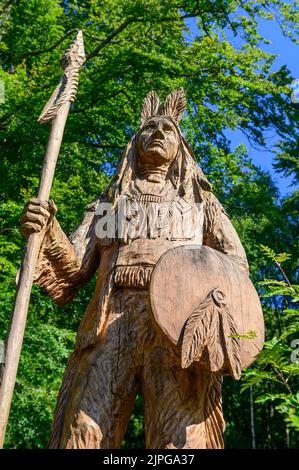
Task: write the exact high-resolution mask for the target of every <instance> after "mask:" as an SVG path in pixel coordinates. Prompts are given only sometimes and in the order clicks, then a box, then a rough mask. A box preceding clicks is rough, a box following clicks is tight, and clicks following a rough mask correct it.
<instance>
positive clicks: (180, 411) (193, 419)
mask: <svg viewBox="0 0 299 470" xmlns="http://www.w3.org/2000/svg"><path fill="white" fill-rule="evenodd" d="M142 390H143V396H144V412H145V436H146V447H147V448H150V449H163V448H176V449H205V448H222V447H223V440H222V432H223V430H224V420H223V417H222V410H221V393H220V391H221V377H218V376H217V377H216V375H215V374H211V373H210V372H207V371H204V370H202V369H200V368H199V367H198V364H192V365H191V366H190V367H189V368H188V369H182V368H181V365H180V359H179V358H178V357H175V356H174V355H173V354H172V353H171V351H167V350H166V349H164V348H163V347H160V348H153V349H151V350H149V351H148V352H147V354H146V357H145V363H144V373H143V384H142Z"/></svg>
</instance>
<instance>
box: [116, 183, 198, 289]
mask: <svg viewBox="0 0 299 470" xmlns="http://www.w3.org/2000/svg"><path fill="white" fill-rule="evenodd" d="M155 189H156V188H155V186H152V187H149V184H143V185H142V181H141V182H140V181H138V180H135V181H134V182H132V183H131V185H130V191H129V192H128V193H127V194H125V195H124V196H123V198H122V201H121V204H120V211H119V212H122V214H119V215H120V217H119V218H120V219H121V221H122V224H121V226H120V233H119V238H120V240H121V243H120V248H119V254H118V257H117V261H116V267H115V277H114V280H115V284H116V285H118V286H127V287H147V286H148V284H149V280H150V276H151V273H152V270H153V268H154V266H155V264H156V263H157V261H158V260H159V258H160V257H161V255H162V254H163V253H165V252H166V251H167V250H169V249H170V248H174V247H175V246H179V245H182V244H187V243H192V244H199V245H201V244H202V238H203V204H202V203H201V204H195V203H190V202H188V201H186V199H184V198H183V197H180V196H179V195H178V191H177V189H176V188H175V187H174V186H173V184H172V182H171V181H170V180H166V183H165V184H164V187H162V189H160V191H157V190H155Z"/></svg>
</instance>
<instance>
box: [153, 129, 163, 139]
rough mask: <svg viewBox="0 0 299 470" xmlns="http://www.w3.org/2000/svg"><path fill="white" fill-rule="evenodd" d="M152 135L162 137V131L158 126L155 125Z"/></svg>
mask: <svg viewBox="0 0 299 470" xmlns="http://www.w3.org/2000/svg"><path fill="white" fill-rule="evenodd" d="M153 136H154V137H155V138H160V139H161V138H162V139H163V138H164V132H163V130H162V129H161V128H160V127H157V128H156V129H155V130H154V132H153Z"/></svg>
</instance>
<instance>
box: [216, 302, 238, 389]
mask: <svg viewBox="0 0 299 470" xmlns="http://www.w3.org/2000/svg"><path fill="white" fill-rule="evenodd" d="M221 318H222V328H223V335H224V345H225V348H226V353H227V359H228V363H229V368H230V372H231V375H232V377H233V378H234V379H236V380H237V379H239V378H240V375H241V370H242V365H241V343H240V338H239V336H238V332H237V329H236V323H235V320H234V317H233V315H232V313H231V311H230V310H229V309H228V308H227V307H223V312H222V315H221Z"/></svg>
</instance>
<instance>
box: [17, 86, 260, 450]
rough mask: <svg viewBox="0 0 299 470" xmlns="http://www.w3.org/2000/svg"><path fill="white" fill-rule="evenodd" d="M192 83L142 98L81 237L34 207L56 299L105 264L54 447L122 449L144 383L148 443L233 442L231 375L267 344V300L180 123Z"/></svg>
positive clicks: (27, 216) (27, 226) (33, 227)
mask: <svg viewBox="0 0 299 470" xmlns="http://www.w3.org/2000/svg"><path fill="white" fill-rule="evenodd" d="M185 107H186V100H185V95H184V91H183V90H182V89H178V90H175V91H174V92H172V93H171V94H170V95H169V96H168V97H167V99H166V101H165V103H164V104H161V103H160V101H159V98H158V96H157V95H156V93H155V92H150V93H149V94H148V95H147V97H146V98H145V101H144V104H143V107H142V112H141V125H140V128H139V130H138V131H137V133H136V134H135V135H134V137H133V138H132V140H131V141H130V142H129V144H128V145H127V147H126V149H125V150H124V153H123V155H122V159H121V161H120V165H119V170H118V172H117V174H116V176H115V177H114V179H113V180H112V182H111V184H110V185H109V186H108V188H107V189H106V190H105V191H104V193H103V194H102V195H101V196H100V197H99V198H98V199H97V200H96V201H94V202H93V203H91V204H90V205H89V206H88V207H87V208H86V211H85V214H84V216H83V218H82V220H81V223H80V225H79V227H78V228H77V230H76V231H75V232H74V233H73V234H72V236H71V237H70V239H68V237H67V236H66V235H65V234H64V232H63V231H62V229H61V227H60V225H59V223H58V221H57V219H56V217H55V215H54V210H53V207H52V206H51V205H49V204H48V203H47V202H46V201H39V200H36V199H34V200H31V201H29V203H28V205H27V207H26V210H25V213H24V217H23V220H22V229H23V232H24V233H25V234H28V233H32V232H34V231H39V230H40V227H41V226H43V225H44V224H46V227H47V230H46V233H45V235H44V238H43V244H42V247H41V250H40V253H39V259H38V266H37V270H36V275H35V282H36V283H37V284H39V285H40V286H41V287H42V288H43V289H44V290H45V291H46V292H47V293H48V294H49V295H50V296H51V297H52V298H53V299H54V301H55V302H56V303H57V304H59V305H64V304H66V303H67V302H70V301H71V300H72V299H73V298H74V296H75V295H76V293H77V292H78V290H79V289H80V288H81V287H82V286H83V285H84V284H85V283H87V282H88V281H89V280H90V278H91V277H92V276H93V275H94V274H95V272H97V284H96V289H95V293H94V296H93V298H92V299H91V301H90V303H89V305H88V307H87V310H86V313H85V315H84V318H83V319H82V321H81V325H80V328H79V331H78V334H77V340H76V348H75V351H74V352H73V353H72V355H71V357H70V359H69V362H68V365H67V368H66V371H65V375H64V378H63V383H62V386H61V389H60V392H59V397H58V401H57V407H56V411H55V416H54V421H53V426H52V436H51V439H50V442H49V447H50V448H72V449H74V448H106V449H108V448H109V449H112V448H118V447H120V446H121V443H122V440H123V437H124V434H125V431H126V428H127V424H128V421H129V419H130V414H131V411H132V408H133V405H134V401H135V397H136V394H137V392H138V391H140V392H141V393H142V396H143V402H144V420H145V442H146V447H147V448H152V449H153V448H173V449H176V448H193V449H198V448H222V447H223V438H222V434H223V430H224V419H223V414H222V407H221V383H222V376H223V374H229V375H231V376H232V377H234V378H239V376H240V372H241V369H242V367H246V366H248V365H249V364H250V363H251V362H252V361H253V360H254V359H255V356H256V354H257V353H258V352H259V350H260V349H261V347H262V343H263V319H262V311H261V307H260V303H259V300H258V296H257V294H256V292H255V290H254V288H253V286H252V284H251V282H250V280H249V277H248V264H247V260H246V255H245V252H244V249H243V247H242V245H241V243H240V240H239V238H238V235H237V233H236V230H235V229H234V227H233V225H232V224H231V222H230V220H229V218H228V216H227V214H226V213H225V212H224V210H223V208H222V206H221V205H220V203H219V202H218V200H217V198H216V197H215V196H214V195H213V193H212V191H211V187H210V184H209V182H208V181H207V179H206V178H205V176H204V174H203V173H202V171H201V170H200V168H199V167H198V166H197V164H196V162H195V159H194V156H193V153H192V150H191V149H190V147H189V146H188V144H187V142H186V140H185V138H184V137H183V135H182V133H181V131H180V129H179V127H178V123H179V120H180V118H181V116H182V114H183V112H184V110H185Z"/></svg>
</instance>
